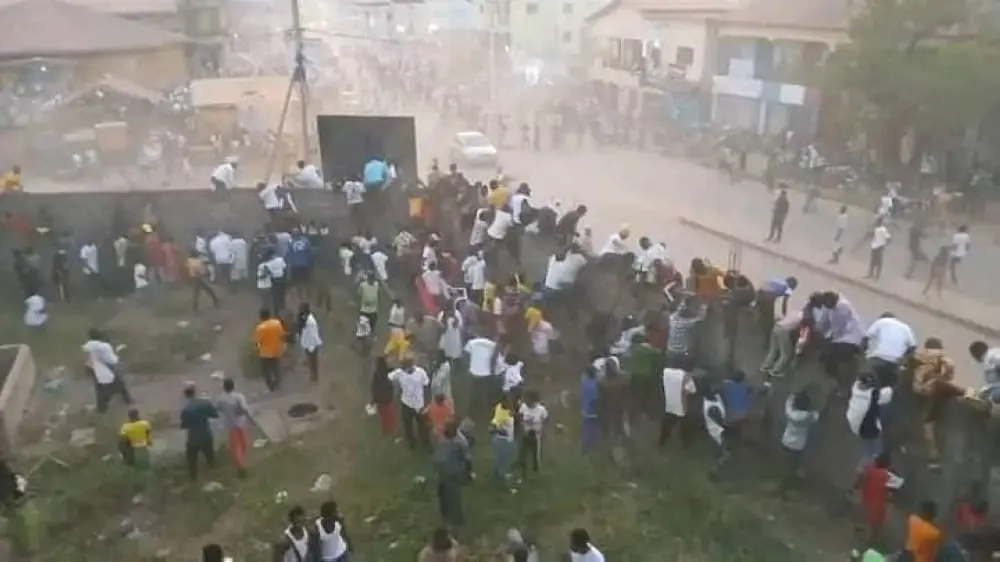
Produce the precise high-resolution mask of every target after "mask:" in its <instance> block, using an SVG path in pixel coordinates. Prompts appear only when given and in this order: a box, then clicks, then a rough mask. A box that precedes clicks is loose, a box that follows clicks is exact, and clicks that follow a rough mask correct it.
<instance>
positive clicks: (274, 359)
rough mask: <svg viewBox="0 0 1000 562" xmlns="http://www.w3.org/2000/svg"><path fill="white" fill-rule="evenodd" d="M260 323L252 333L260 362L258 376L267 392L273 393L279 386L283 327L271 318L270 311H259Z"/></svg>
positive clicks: (282, 350) (283, 339)
mask: <svg viewBox="0 0 1000 562" xmlns="http://www.w3.org/2000/svg"><path fill="white" fill-rule="evenodd" d="M259 318H260V322H258V323H257V327H256V328H254V331H253V340H254V344H255V345H256V346H257V357H258V359H259V361H260V374H261V376H262V377H263V379H264V384H266V385H267V388H268V390H270V391H271V392H274V391H275V390H277V388H278V385H280V384H281V367H280V363H281V354H282V353H284V351H285V338H286V336H287V334H286V333H285V326H284V324H282V323H281V320H279V319H277V318H272V317H271V311H270V310H267V309H266V308H265V309H261V311H260V315H259Z"/></svg>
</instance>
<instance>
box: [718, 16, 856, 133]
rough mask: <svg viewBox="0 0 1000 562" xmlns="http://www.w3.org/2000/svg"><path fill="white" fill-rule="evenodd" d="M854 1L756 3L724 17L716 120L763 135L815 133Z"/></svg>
mask: <svg viewBox="0 0 1000 562" xmlns="http://www.w3.org/2000/svg"><path fill="white" fill-rule="evenodd" d="M850 7H851V4H850V2H849V0H814V1H812V2H796V1H794V0H750V1H749V2H747V3H746V5H744V6H743V7H741V8H739V9H737V10H733V11H731V12H728V13H726V14H725V15H723V16H722V17H720V18H719V20H718V22H717V25H718V29H717V33H716V41H717V46H716V49H715V53H716V60H715V63H714V75H713V77H712V85H711V90H712V111H711V115H712V121H713V122H715V123H720V124H724V125H729V126H732V127H736V128H739V129H744V130H750V131H754V132H756V133H758V134H777V133H779V132H781V131H784V130H789V129H790V130H794V131H797V132H802V133H806V134H811V133H813V132H815V130H816V126H817V120H818V115H819V108H820V102H821V99H822V96H821V91H820V86H821V79H822V69H823V64H824V63H825V62H826V59H827V57H828V56H829V54H830V52H832V51H833V49H834V48H836V46H837V44H839V43H843V42H846V41H847V40H848V37H847V28H848V25H849V23H850V16H851V9H850Z"/></svg>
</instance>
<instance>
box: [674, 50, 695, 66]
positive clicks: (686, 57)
mask: <svg viewBox="0 0 1000 562" xmlns="http://www.w3.org/2000/svg"><path fill="white" fill-rule="evenodd" d="M674 62H676V63H677V64H679V65H681V66H691V65H692V64H693V63H694V49H692V48H691V47H677V58H676V60H675V61H674Z"/></svg>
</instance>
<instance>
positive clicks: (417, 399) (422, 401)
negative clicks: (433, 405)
mask: <svg viewBox="0 0 1000 562" xmlns="http://www.w3.org/2000/svg"><path fill="white" fill-rule="evenodd" d="M389 380H390V381H392V382H394V383H396V384H398V385H399V403H400V410H401V417H400V421H401V422H402V424H403V435H405V436H406V442H407V444H409V446H410V448H411V449H415V448H416V447H417V439H419V440H420V441H421V442H422V443H423V444H424V446H425V447H427V448H430V436H429V435H428V433H427V427H426V426H425V424H424V421H423V416H422V415H421V412H422V411H423V409H424V406H425V405H426V397H425V390H424V389H426V388H427V387H428V386H430V384H431V379H430V377H428V376H427V371H425V370H423V369H422V368H420V367H414V366H413V359H409V358H407V359H403V364H402V365H401V366H400V368H398V369H396V370H395V371H392V372H391V373H389Z"/></svg>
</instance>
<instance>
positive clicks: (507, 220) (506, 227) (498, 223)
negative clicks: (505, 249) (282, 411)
mask: <svg viewBox="0 0 1000 562" xmlns="http://www.w3.org/2000/svg"><path fill="white" fill-rule="evenodd" d="M512 226H514V217H513V216H512V215H511V214H510V211H509V210H508V209H496V210H494V212H493V222H492V223H490V226H489V227H487V229H486V235H487V236H488V237H489V238H490V239H491V240H492V241H493V242H494V243H497V244H499V243H500V242H503V240H504V239H506V238H507V233H508V232H509V231H510V228H511V227H512Z"/></svg>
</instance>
